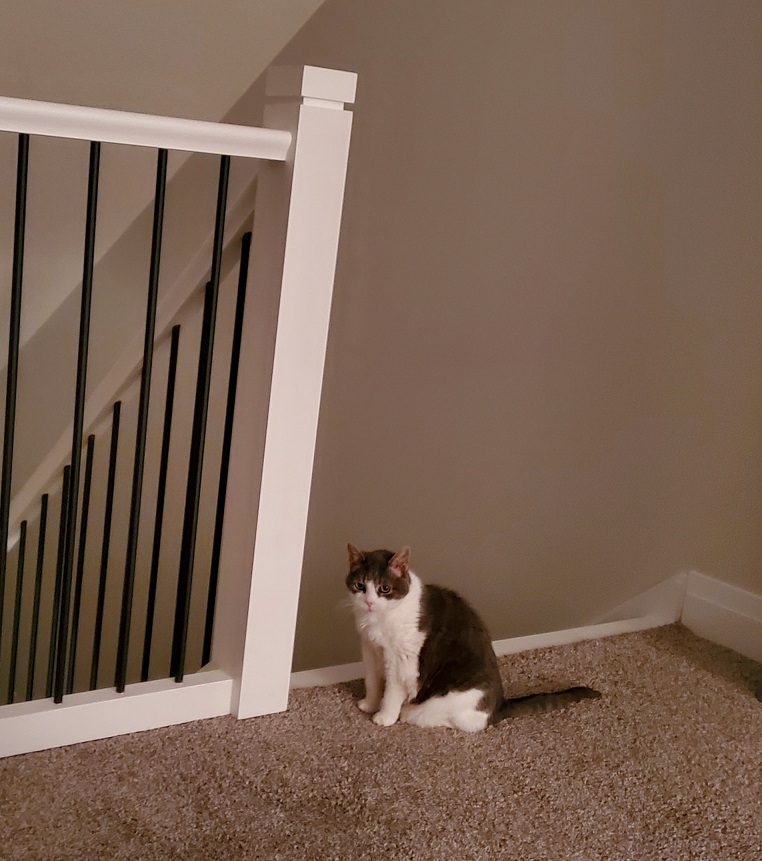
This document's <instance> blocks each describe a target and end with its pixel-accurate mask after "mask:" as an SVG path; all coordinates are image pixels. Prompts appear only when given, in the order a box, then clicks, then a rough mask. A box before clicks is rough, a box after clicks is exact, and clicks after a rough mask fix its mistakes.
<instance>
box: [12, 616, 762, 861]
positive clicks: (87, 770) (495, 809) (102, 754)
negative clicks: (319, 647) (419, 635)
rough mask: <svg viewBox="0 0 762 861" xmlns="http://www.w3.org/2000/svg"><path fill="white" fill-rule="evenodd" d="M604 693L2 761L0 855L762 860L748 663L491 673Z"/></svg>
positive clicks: (635, 657) (654, 637)
mask: <svg viewBox="0 0 762 861" xmlns="http://www.w3.org/2000/svg"><path fill="white" fill-rule="evenodd" d="M502 666H503V669H504V672H505V680H506V685H507V687H508V690H509V691H510V692H511V693H512V694H515V695H519V694H522V693H525V692H527V691H530V690H534V689H540V688H549V687H553V686H556V685H565V684H570V683H585V684H592V685H593V686H595V687H597V688H598V689H599V690H600V691H602V693H603V698H602V699H600V700H597V701H590V702H584V703H581V704H579V705H577V706H573V707H571V708H569V709H568V710H566V711H562V712H556V713H554V714H549V715H538V716H531V717H525V718H517V719H515V720H514V721H509V722H504V723H502V724H500V725H499V726H497V727H494V728H492V729H489V730H487V731H485V732H484V733H481V734H476V735H474V736H468V735H463V734H458V733H456V732H454V731H451V730H445V729H441V730H419V729H415V728H413V727H407V726H401V725H397V726H394V727H392V728H388V729H384V728H380V727H376V726H374V725H373V724H372V723H371V722H370V720H369V719H368V718H367V717H366V716H365V715H363V714H361V713H360V712H359V711H358V710H357V709H356V708H355V706H354V698H355V696H356V695H357V693H358V692H359V690H360V688H359V686H358V684H356V683H354V684H352V685H336V686H334V687H331V688H321V689H312V690H303V691H298V692H295V693H294V694H293V696H292V704H291V708H290V710H289V712H288V713H286V714H282V715H275V716H271V717H267V718H257V719H253V720H249V721H240V722H238V721H236V720H234V719H232V718H219V719H215V720H209V721H203V722H199V723H195V724H188V725H185V726H181V727H171V728H167V729H162V730H155V731H152V732H147V733H140V734H136V735H132V736H125V737H122V738H119V739H111V740H105V741H100V742H90V743H87V744H82V745H77V746H74V747H70V748H65V749H60V750H54V751H47V752H42V753H36V754H28V755H26V756H20V757H15V758H12V759H8V760H5V761H3V762H2V763H1V764H0V858H2V859H7V861H11V859H13V861H15V859H40V861H42V859H45V861H52V859H77V861H82V859H117V858H119V859H122V858H124V859H127V858H129V859H172V861H175V859H176V861H196V859H198V861H202V859H203V861H216V859H225V861H236V859H260V858H261V859H320V861H327V859H342V860H343V859H374V861H375V859H448V861H449V859H507V861H510V859H516V861H535V859H549V861H565V859H575V861H597V859H601V861H603V859H605V861H617V859H636V861H650V859H660V861H661V859H664V861H683V859H706V861H731V859H733V861H736V859H737V861H760V859H762V703H760V702H759V701H758V700H757V699H755V697H754V695H753V693H752V688H753V686H754V685H755V684H756V683H757V682H758V681H759V673H760V666H759V665H758V664H755V663H753V662H751V661H748V660H746V659H744V658H741V657H740V656H738V655H736V654H734V653H732V652H729V651H727V650H725V649H721V648H719V647H717V646H714V645H712V644H710V643H707V642H705V641H703V640H700V639H698V638H697V637H694V636H693V635H692V634H690V633H689V632H688V631H686V630H685V629H684V628H681V627H680V626H676V625H675V626H669V627H666V628H661V629H657V630H655V631H648V632H645V633H640V634H628V635H624V636H621V637H614V638H610V639H605V640H597V641H592V642H588V643H580V644H578V645H574V646H565V647H559V648H554V649H545V650H541V651H536V652H530V653H525V654H522V655H517V656H513V657H511V658H506V659H503V661H502Z"/></svg>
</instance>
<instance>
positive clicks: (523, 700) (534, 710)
mask: <svg viewBox="0 0 762 861" xmlns="http://www.w3.org/2000/svg"><path fill="white" fill-rule="evenodd" d="M600 696H601V695H600V693H599V692H598V691H596V690H593V688H585V687H577V688H567V689H566V690H563V691H554V692H553V693H548V694H529V696H526V697H515V698H513V699H509V700H505V699H504V700H503V702H502V703H501V705H500V708H498V710H497V712H496V713H495V718H494V723H499V722H500V721H501V720H505V719H506V718H514V717H521V716H522V715H530V714H542V713H543V712H552V711H556V709H563V708H566V706H570V705H572V704H573V703H578V702H580V701H581V700H597V699H599V698H600Z"/></svg>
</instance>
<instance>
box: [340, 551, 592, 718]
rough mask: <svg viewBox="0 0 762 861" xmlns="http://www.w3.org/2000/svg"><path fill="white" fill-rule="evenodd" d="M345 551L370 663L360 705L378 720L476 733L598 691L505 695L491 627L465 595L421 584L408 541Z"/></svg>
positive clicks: (364, 651) (364, 649) (348, 581)
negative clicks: (400, 546)
mask: <svg viewBox="0 0 762 861" xmlns="http://www.w3.org/2000/svg"><path fill="white" fill-rule="evenodd" d="M348 550H349V574H348V575H347V579H346V584H347V588H348V589H349V592H350V594H351V603H352V608H353V610H354V614H355V622H356V624H357V630H358V632H359V634H360V641H361V644H362V656H363V662H364V664H365V698H364V699H362V700H360V702H359V703H358V705H359V708H360V709H361V710H362V711H364V712H367V713H369V714H372V715H373V721H374V723H377V724H380V725H381V726H390V725H391V724H393V723H396V721H397V720H401V721H403V722H405V723H410V724H415V725H416V726H420V727H434V726H447V727H453V728H455V729H461V730H465V731H467V732H476V731H478V730H482V729H485V728H486V727H488V726H491V725H493V724H496V723H498V722H499V721H501V720H503V719H504V718H508V717H514V716H517V715H521V714H527V713H533V712H544V711H551V710H555V709H558V708H563V707H564V706H566V705H569V704H571V703H575V702H578V701H579V700H584V699H596V698H598V697H599V696H600V694H599V693H598V691H595V690H592V689H591V688H586V687H574V688H568V689H566V690H562V691H556V692H554V693H543V694H531V695H529V696H525V697H518V698H515V699H506V698H505V697H504V695H503V687H502V683H501V680H500V672H499V670H498V666H497V658H496V657H495V652H494V650H493V648H492V642H491V640H490V636H489V632H488V631H487V628H486V627H485V625H484V623H483V622H482V621H481V619H480V618H479V616H478V615H477V614H476V612H475V611H474V610H473V609H472V608H471V607H470V606H469V605H468V603H467V602H466V601H464V600H463V598H461V597H460V595H458V594H457V593H455V592H453V591H451V590H450V589H443V588H441V587H439V586H428V585H424V584H423V583H421V581H420V579H419V578H418V577H417V576H416V575H415V574H414V573H413V572H412V571H411V570H410V568H409V567H408V561H409V555H410V550H409V548H407V547H405V548H403V549H402V550H400V551H399V553H392V552H391V551H389V550H371V551H365V552H363V551H361V550H358V549H357V548H356V547H355V546H354V545H352V544H349V545H348Z"/></svg>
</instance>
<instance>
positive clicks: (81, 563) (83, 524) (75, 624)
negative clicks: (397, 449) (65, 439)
mask: <svg viewBox="0 0 762 861" xmlns="http://www.w3.org/2000/svg"><path fill="white" fill-rule="evenodd" d="M94 454H95V436H94V435H93V434H90V436H89V437H88V438H87V458H86V461H85V483H84V486H83V488H82V518H81V521H80V524H79V548H78V550H77V578H76V581H75V585H74V606H73V607H72V611H71V641H70V645H69V670H68V674H67V676H66V693H67V694H70V693H71V692H72V691H73V690H74V666H75V664H76V661H77V637H78V635H79V611H80V607H81V604H82V581H83V579H84V576H85V550H86V549H87V523H88V520H89V516H90V485H91V483H92V479H93V455H94Z"/></svg>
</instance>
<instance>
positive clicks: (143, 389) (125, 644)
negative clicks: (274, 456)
mask: <svg viewBox="0 0 762 861" xmlns="http://www.w3.org/2000/svg"><path fill="white" fill-rule="evenodd" d="M166 182H167V151H166V150H165V149H161V150H159V155H158V163H157V167H156V195H155V198H154V209H153V236H152V239H151V274H150V278H149V285H148V302H147V311H146V327H145V341H144V344H143V370H142V372H141V375H140V404H139V407H138V430H137V439H136V442H135V464H134V467H133V471H132V499H131V504H130V524H129V529H128V533H127V558H126V560H125V565H124V588H123V590H122V610H121V616H120V620H119V644H118V648H117V655H116V672H115V674H114V685H115V686H116V689H117V691H118V692H119V693H121V692H122V691H123V690H124V686H125V684H126V681H127V654H128V651H129V645H130V621H131V618H132V597H133V592H134V588H135V559H136V557H137V551H138V527H139V525H140V500H141V496H142V491H143V465H144V462H145V449H146V430H147V427H148V402H149V399H150V394H151V366H152V362H153V339H154V330H155V323H156V300H157V297H158V293H159V264H160V261H161V233H162V226H163V223H164V191H165V187H166Z"/></svg>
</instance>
